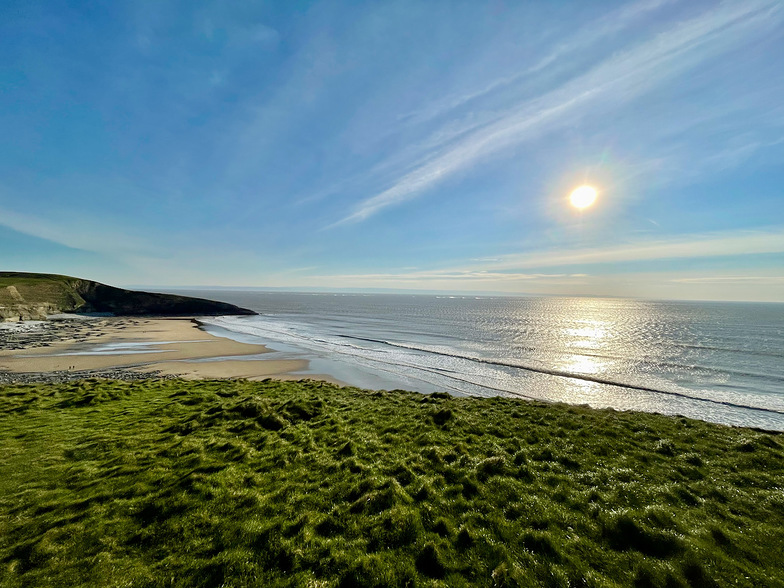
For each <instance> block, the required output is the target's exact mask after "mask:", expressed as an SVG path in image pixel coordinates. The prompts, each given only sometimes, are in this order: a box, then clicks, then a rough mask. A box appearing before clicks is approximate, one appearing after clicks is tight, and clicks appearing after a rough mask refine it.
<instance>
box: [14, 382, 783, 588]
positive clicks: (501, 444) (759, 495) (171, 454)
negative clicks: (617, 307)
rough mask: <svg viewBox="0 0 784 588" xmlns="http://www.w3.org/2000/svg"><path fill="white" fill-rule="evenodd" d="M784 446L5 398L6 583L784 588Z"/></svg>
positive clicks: (741, 436) (451, 403)
mask: <svg viewBox="0 0 784 588" xmlns="http://www.w3.org/2000/svg"><path fill="white" fill-rule="evenodd" d="M783 474H784V442H783V441H782V437H781V436H780V435H777V434H772V433H765V432H760V431H753V430H747V429H733V428H729V427H722V426H716V425H711V424H707V423H702V422H699V421H692V420H687V419H683V418H671V417H664V416H659V415H649V414H637V413H634V414H633V413H618V412H613V411H595V410H590V409H584V408H580V407H567V406H561V405H544V404H536V403H526V402H519V401H514V400H508V399H501V398H495V399H472V398H461V399H456V398H450V397H448V396H446V395H430V396H422V395H419V394H415V393H409V392H400V391H395V392H368V391H362V390H357V389H353V388H337V387H335V386H331V385H329V384H324V383H319V382H299V383H297V382H262V383H249V382H243V381H214V382H209V381H208V382H183V381H150V382H143V383H126V382H104V381H85V382H80V383H76V384H64V385H57V386H43V385H42V386H13V387H5V388H2V389H0V585H2V586H8V587H14V586H43V585H52V586H55V585H56V586H77V585H79V586H220V585H224V586H252V585H259V586H564V587H566V586H641V587H647V586H662V587H665V586H666V587H677V586H729V585H732V586H769V587H775V586H784V569H783V568H784V565H783V564H782V555H781V554H782V553H784V492H783V491H782V484H783V481H784V475H783Z"/></svg>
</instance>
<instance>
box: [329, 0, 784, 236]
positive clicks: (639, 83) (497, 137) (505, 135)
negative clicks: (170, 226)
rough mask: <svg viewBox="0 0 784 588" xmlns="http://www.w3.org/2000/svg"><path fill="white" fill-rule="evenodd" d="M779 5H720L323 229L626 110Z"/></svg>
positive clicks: (526, 108) (751, 29) (448, 151)
mask: <svg viewBox="0 0 784 588" xmlns="http://www.w3.org/2000/svg"><path fill="white" fill-rule="evenodd" d="M780 17H781V5H780V4H779V3H777V2H770V1H764V0H760V1H756V2H744V3H742V4H733V3H725V4H722V5H720V6H719V7H718V8H717V9H712V10H710V11H708V12H705V13H703V14H701V15H700V16H698V17H695V18H693V19H691V20H689V21H686V22H682V23H680V24H678V25H676V26H675V27H674V28H672V29H670V30H668V31H666V32H664V33H661V34H659V35H658V36H656V37H654V38H653V39H651V40H649V41H647V42H644V43H642V44H640V45H638V46H637V47H636V48H634V49H631V50H630V51H627V52H625V53H622V54H619V55H616V56H613V57H610V58H609V59H607V60H605V61H604V62H602V63H601V64H599V65H598V66H596V67H595V68H593V69H592V70H591V71H589V72H588V73H586V74H583V75H581V76H578V77H577V78H574V79H572V80H571V81H569V82H566V83H565V84H564V85H562V86H561V87H560V88H557V89H555V90H552V91H550V92H548V93H546V94H544V95H542V96H540V97H538V98H534V99H531V100H527V101H525V102H523V103H522V104H519V105H518V106H516V107H514V108H512V109H510V110H508V111H507V112H506V113H505V114H503V115H502V116H501V117H500V118H499V119H497V120H495V121H494V122H491V123H488V124H486V125H485V126H483V127H481V128H479V129H476V130H474V131H472V132H470V133H469V134H467V136H465V137H463V138H461V139H458V140H457V141H455V142H454V143H453V144H452V145H451V146H450V147H444V148H443V149H442V151H441V153H440V154H439V155H437V156H435V157H433V156H432V154H431V155H429V156H426V157H425V158H424V163H423V164H422V165H420V166H419V167H416V168H415V169H414V170H413V171H410V172H409V173H407V174H405V175H404V176H403V177H401V178H400V179H399V180H398V181H397V182H396V183H395V184H394V185H392V186H391V187H390V188H388V189H386V190H384V191H382V192H380V193H378V194H376V195H375V196H372V197H370V198H367V199H365V200H363V201H361V202H360V203H359V204H358V205H357V206H356V207H355V208H354V210H353V211H352V212H351V213H350V214H348V215H347V216H345V217H344V218H343V219H341V220H339V221H337V222H336V223H333V224H332V225H330V226H329V227H328V228H332V227H335V226H339V225H343V224H348V223H355V222H361V221H364V220H366V219H368V218H370V217H371V216H373V215H375V214H378V213H379V212H381V211H382V210H384V209H386V208H388V207H390V206H394V205H398V204H401V203H403V202H405V201H408V200H411V199H413V198H416V197H418V196H420V195H421V194H422V193H423V192H425V191H426V190H428V189H430V188H432V187H433V186H435V185H436V184H438V183H440V182H442V181H443V180H445V179H447V178H449V177H451V176H454V175H455V174H457V173H460V172H462V171H463V170H465V169H466V168H468V167H470V166H472V165H474V164H475V163H477V162H478V161H480V160H481V159H483V158H486V157H488V156H490V155H492V154H494V153H497V152H499V151H501V150H503V149H506V148H509V147H511V146H515V145H518V144H520V143H523V142H526V141H529V140H532V139H534V138H537V137H539V136H541V135H542V134H544V133H547V132H550V131H553V130H555V129H558V128H563V127H564V126H566V125H569V124H572V123H573V122H574V121H575V119H578V118H580V117H583V116H585V115H586V114H587V113H589V112H594V113H595V112H599V111H602V110H606V109H608V108H612V107H617V106H618V105H620V104H622V103H625V102H628V101H630V100H632V99H633V98H635V97H637V96H639V95H640V94H643V93H644V92H646V91H648V90H650V89H651V88H654V87H656V86H657V85H659V84H661V83H662V82H664V81H665V80H667V79H670V78H671V77H674V76H676V75H679V74H681V73H683V72H685V71H688V70H689V69H691V68H693V67H695V66H696V65H698V64H700V63H702V62H704V61H705V60H708V59H711V58H714V57H716V56H718V55H720V54H722V53H724V52H727V51H729V50H731V49H732V48H733V47H735V46H737V45H738V44H740V43H742V42H745V41H747V40H749V39H751V38H753V36H754V34H755V33H758V32H759V31H760V30H761V29H762V28H764V27H768V26H771V25H772V24H774V23H775V22H778V21H779V20H780Z"/></svg>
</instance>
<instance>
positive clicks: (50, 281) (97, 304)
mask: <svg viewBox="0 0 784 588" xmlns="http://www.w3.org/2000/svg"><path fill="white" fill-rule="evenodd" d="M58 312H108V313H112V314H117V315H168V316H174V315H195V314H199V315H215V314H255V313H254V312H253V311H250V310H247V309H244V308H239V307H237V306H234V305H233V304H227V303H225V302H214V301H212V300H204V299H201V298H191V297H189V296H176V295H172V294H158V293H152V292H137V291H134V290H125V289H123V288H115V287H113V286H107V285H106V284H101V283H99V282H93V281H91V280H83V279H81V278H73V277H70V276H60V275H56V274H32V273H24V272H0V320H2V319H4V318H13V319H17V318H21V319H23V320H26V319H44V318H46V315H47V314H53V313H58Z"/></svg>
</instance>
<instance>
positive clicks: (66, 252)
mask: <svg viewBox="0 0 784 588" xmlns="http://www.w3.org/2000/svg"><path fill="white" fill-rule="evenodd" d="M782 56H784V0H736V1H732V2H716V1H701V0H633V1H630V2H610V1H602V2H581V1H572V2H567V1H553V2H530V1H529V2H523V1H511V0H505V1H501V0H487V1H474V0H470V1H459V0H451V1H440V0H432V1H430V0H429V1H427V2H423V1H421V0H416V1H398V0H390V1H388V2H342V1H337V0H335V1H330V2H297V1H287V2H250V1H243V2H235V1H223V2H193V1H187V2H186V1H183V2H167V1H165V0H152V1H143V0H135V1H133V2H123V1H117V2H90V3H87V2H84V3H82V2H61V1H58V0H46V1H45V2H36V1H35V0H24V1H17V0H5V1H4V2H2V4H0V131H1V132H0V269H6V270H15V271H40V272H53V273H61V274H69V275H77V276H80V277H85V278H90V279H95V280H98V281H102V282H106V283H111V284H114V285H148V286H157V287H177V286H183V287H184V286H237V287H276V288H290V289H299V288H314V289H324V290H341V289H365V290H372V289H410V290H417V291H450V292H497V293H510V294H556V295H609V296H633V297H643V298H671V299H720V300H760V301H784V70H783V69H782ZM581 185H590V186H593V187H594V188H595V189H596V190H597V192H598V198H597V201H596V203H595V204H594V205H593V206H592V207H590V208H587V209H584V210H578V209H576V208H574V207H573V206H571V205H570V203H569V194H570V193H571V191H572V190H574V189H575V188H577V187H578V186H581Z"/></svg>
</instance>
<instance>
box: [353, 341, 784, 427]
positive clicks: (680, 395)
mask: <svg viewBox="0 0 784 588" xmlns="http://www.w3.org/2000/svg"><path fill="white" fill-rule="evenodd" d="M339 336H340V337H344V338H348V339H358V340H360V341H368V342H372V343H381V344H384V345H389V346H390V347H397V348H399V349H410V350H411V351H421V352H424V353H431V354H434V355H443V356H444V357H453V358H455V359H465V360H467V361H474V362H477V363H483V364H486V365H495V366H499V367H508V368H513V369H520V370H525V371H528V372H534V373H539V374H545V375H548V376H555V377H559V378H569V379H573V380H582V381H584V382H593V383H594V384H604V385H606V386H617V387H619V388H627V389H629V390H639V391H640V392H650V393H652V394H665V395H667V396H675V397H677V398H683V399H685V400H696V401H698V402H708V403H710V404H718V405H721V406H728V407H731V408H740V409H743V410H754V411H758V412H766V413H773V414H784V410H778V409H775V408H763V407H761V406H751V405H748V404H740V403H738V402H730V401H728V400H715V399H713V398H701V397H699V396H690V395H689V394H684V393H682V392H672V391H670V390H659V389H658V388H650V387H648V386H641V385H639V384H626V383H623V382H615V381H613V380H606V379H604V378H597V377H596V376H589V375H586V374H575V373H573V372H565V371H561V370H554V369H550V368H544V367H541V368H540V367H533V366H526V365H519V364H513V363H505V362H502V361H495V360H492V359H482V358H481V357H471V356H469V355H459V354H456V353H455V354H453V353H441V352H438V351H432V350H430V349H423V348H421V347H415V346H412V345H400V344H396V343H392V342H390V341H382V340H379V339H369V338H364V337H354V336H351V335H339ZM446 377H449V376H446ZM456 379H458V378H456Z"/></svg>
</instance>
